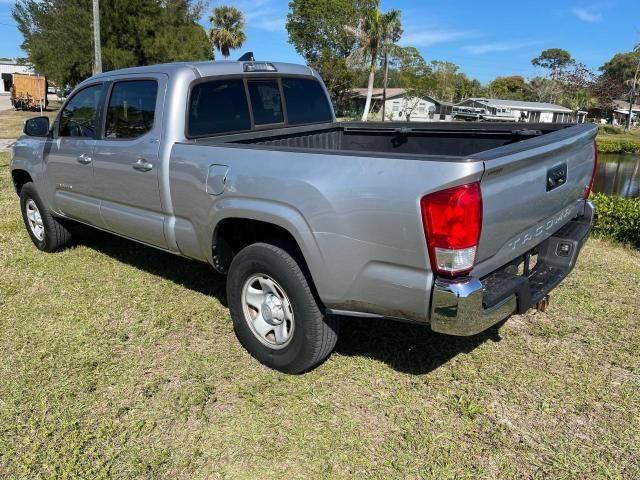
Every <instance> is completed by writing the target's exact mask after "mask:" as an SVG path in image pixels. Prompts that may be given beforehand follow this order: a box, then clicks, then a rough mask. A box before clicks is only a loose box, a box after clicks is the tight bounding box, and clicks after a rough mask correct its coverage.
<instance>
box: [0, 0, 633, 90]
mask: <svg viewBox="0 0 640 480" xmlns="http://www.w3.org/2000/svg"><path fill="white" fill-rule="evenodd" d="M13 1H14V0H0V57H16V56H24V52H22V51H21V50H20V43H21V41H22V38H21V35H20V33H19V32H18V30H17V29H16V28H15V23H14V22H13V19H12V18H11V7H12V5H13ZM288 3H289V2H288V0H226V1H225V0H222V1H212V2H210V7H211V8H213V7H215V6H216V5H221V4H230V5H235V6H236V7H238V8H239V9H240V10H242V12H243V13H244V14H245V17H246V20H247V29H246V34H247V41H246V43H245V44H244V46H243V47H242V48H241V49H239V50H238V51H235V52H232V55H231V58H237V57H239V56H240V55H241V54H242V53H244V52H246V51H253V52H254V54H255V57H256V59H258V60H272V61H285V62H296V63H304V59H303V58H302V57H300V56H299V55H298V54H297V53H296V51H295V49H294V48H293V46H292V45H290V44H289V43H288V37H287V31H286V29H285V27H284V25H285V21H286V15H287V12H288ZM381 8H382V10H389V9H392V8H397V9H400V10H401V11H402V24H403V27H404V35H403V37H402V39H401V41H400V44H401V45H403V46H414V47H416V48H418V50H420V52H421V53H422V56H423V57H424V58H425V59H426V60H427V61H430V60H434V59H438V60H447V61H451V62H454V63H456V64H457V65H459V66H460V69H461V71H462V72H464V73H466V74H467V75H468V76H469V77H471V78H477V79H478V80H480V81H481V82H483V83H486V82H489V81H490V80H492V79H493V78H495V77H496V76H505V75H522V76H524V77H526V78H530V77H533V76H535V75H537V74H541V73H543V72H541V71H540V70H538V69H536V68H535V67H533V66H532V65H531V59H532V58H534V57H536V56H537V55H538V54H539V53H540V52H541V51H542V50H545V49H547V48H553V47H559V48H564V49H565V50H568V51H569V52H570V53H571V54H572V55H573V57H574V58H576V60H578V61H579V62H582V63H584V64H586V65H587V66H588V67H590V68H593V69H597V68H598V67H600V66H601V65H602V64H603V63H604V62H606V61H607V60H609V59H610V58H611V57H612V56H613V55H614V54H615V53H618V52H626V51H630V50H631V49H632V48H633V45H634V44H636V43H639V42H640V0H600V1H597V0H596V1H593V2H590V1H577V0H555V1H553V0H537V1H535V2H527V1H524V0H515V1H513V0H482V1H479V0H450V1H444V0H440V1H438V0H400V1H391V0H381ZM205 17H206V16H205ZM203 20H205V21H203V22H202V23H203V25H205V26H206V18H205V19H203Z"/></svg>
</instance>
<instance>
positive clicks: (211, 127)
mask: <svg viewBox="0 0 640 480" xmlns="http://www.w3.org/2000/svg"><path fill="white" fill-rule="evenodd" d="M250 128H251V119H250V117H249V105H248V104H247V95H246V92H245V89H244V82H243V81H242V80H240V79H230V80H214V81H211V82H201V83H198V84H196V85H194V86H193V88H192V89H191V97H190V99H189V119H188V125H187V135H188V136H189V137H202V136H206V135H215V134H217V133H225V132H239V131H242V130H249V129H250Z"/></svg>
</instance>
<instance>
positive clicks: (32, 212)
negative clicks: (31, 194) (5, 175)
mask: <svg viewBox="0 0 640 480" xmlns="http://www.w3.org/2000/svg"><path fill="white" fill-rule="evenodd" d="M25 211H26V215H27V221H28V223H29V229H30V230H31V233H33V236H34V237H36V238H37V239H38V240H39V241H42V240H44V222H43V221H42V215H40V210H38V206H37V205H36V202H34V201H33V199H31V198H30V199H29V200H27V203H26V204H25Z"/></svg>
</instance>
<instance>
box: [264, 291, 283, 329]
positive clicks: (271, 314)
mask: <svg viewBox="0 0 640 480" xmlns="http://www.w3.org/2000/svg"><path fill="white" fill-rule="evenodd" d="M260 311H261V312H262V318H264V319H265V321H266V322H267V323H269V324H270V325H280V324H281V323H282V322H283V321H284V312H283V310H282V301H281V300H280V299H279V298H278V297H276V296H275V295H272V294H270V293H268V294H267V295H265V301H264V303H263V304H262V306H261V307H260Z"/></svg>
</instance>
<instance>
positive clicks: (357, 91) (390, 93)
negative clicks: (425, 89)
mask: <svg viewBox="0 0 640 480" xmlns="http://www.w3.org/2000/svg"><path fill="white" fill-rule="evenodd" d="M349 93H350V94H351V95H352V96H354V97H359V98H366V97H367V89H366V88H352V89H351V90H349ZM406 93H407V90H406V89H405V88H395V87H394V88H387V100H389V99H390V98H396V97H402V96H403V95H405V94H406ZM371 98H372V99H374V100H382V88H374V89H373V94H372V95H371ZM421 98H422V99H423V100H428V101H430V102H431V103H433V104H435V105H448V106H451V105H453V103H449V102H442V101H440V100H436V99H435V98H433V97H430V96H428V95H422V97H421Z"/></svg>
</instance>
